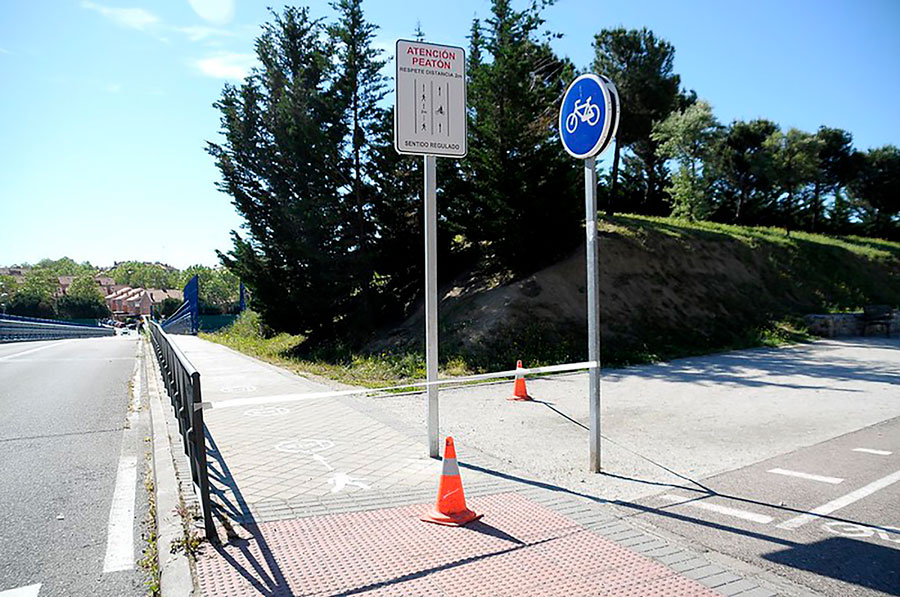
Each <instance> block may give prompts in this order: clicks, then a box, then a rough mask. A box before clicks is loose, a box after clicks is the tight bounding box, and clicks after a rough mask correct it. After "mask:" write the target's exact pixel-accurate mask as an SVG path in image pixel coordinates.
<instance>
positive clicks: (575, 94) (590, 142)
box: [559, 74, 619, 473]
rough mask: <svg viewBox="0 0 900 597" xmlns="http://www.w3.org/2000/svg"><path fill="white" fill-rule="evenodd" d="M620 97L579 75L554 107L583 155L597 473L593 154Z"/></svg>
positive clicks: (566, 138)
mask: <svg viewBox="0 0 900 597" xmlns="http://www.w3.org/2000/svg"><path fill="white" fill-rule="evenodd" d="M618 126H619V96H618V93H617V92H616V87H615V85H613V83H612V81H610V80H609V79H607V78H605V77H600V76H597V75H594V74H585V75H581V76H580V77H578V78H577V79H575V80H574V81H572V84H571V85H569V88H568V89H567V90H566V94H565V96H564V97H563V101H562V105H561V106H560V108H559V138H560V141H561V142H562V145H563V147H564V148H565V150H566V152H568V153H569V155H571V156H572V157H574V158H576V159H580V160H584V232H585V248H586V251H585V252H586V256H585V258H586V259H587V320H588V322H587V323H588V360H589V361H590V362H591V363H592V367H591V369H590V372H589V374H588V405H589V417H588V419H589V424H590V427H589V429H590V431H589V437H590V460H589V469H590V471H591V472H592V473H599V472H600V272H599V269H600V264H599V258H600V249H599V246H598V242H597V171H596V156H597V155H599V154H600V153H602V152H603V151H604V150H605V149H606V148H607V147H608V146H609V143H610V141H611V140H612V138H613V137H615V135H616V130H617V129H618Z"/></svg>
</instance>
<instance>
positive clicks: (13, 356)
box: [0, 340, 65, 361]
mask: <svg viewBox="0 0 900 597" xmlns="http://www.w3.org/2000/svg"><path fill="white" fill-rule="evenodd" d="M63 342H65V340H60V341H59V342H53V343H52V344H44V345H43V346H38V347H37V348H32V349H31V350H23V351H22V352H17V353H15V354H8V355H6V356H5V357H0V361H8V360H10V359H14V358H16V357H21V356H24V355H26V354H31V353H33V352H37V351H39V350H44V349H45V348H52V347H54V346H59V345H60V344H62V343H63Z"/></svg>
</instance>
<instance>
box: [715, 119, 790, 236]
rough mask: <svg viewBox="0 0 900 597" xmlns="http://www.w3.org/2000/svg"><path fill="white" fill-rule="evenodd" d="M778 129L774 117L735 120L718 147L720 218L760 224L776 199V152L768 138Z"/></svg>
mask: <svg viewBox="0 0 900 597" xmlns="http://www.w3.org/2000/svg"><path fill="white" fill-rule="evenodd" d="M778 132H779V129H778V125H776V124H775V123H774V122H772V121H771V120H765V119H762V118H760V119H756V120H751V121H749V122H744V121H740V120H736V121H735V122H733V123H731V125H730V126H729V127H728V129H727V130H726V131H725V132H724V134H723V136H722V138H721V142H720V143H719V145H718V147H716V148H715V153H714V156H713V157H714V159H713V164H714V167H715V177H716V178H717V181H716V186H717V191H718V201H717V203H718V205H717V207H716V209H717V212H718V218H719V219H721V220H723V221H727V222H733V223H739V224H757V223H760V221H761V218H762V217H763V214H765V213H766V212H767V211H768V210H769V209H770V207H771V202H772V201H773V200H774V198H775V192H774V190H775V171H774V168H775V152H774V150H773V147H772V143H770V142H769V139H770V138H771V137H772V136H773V135H776V134H778Z"/></svg>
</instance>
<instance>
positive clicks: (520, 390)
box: [507, 361, 533, 401]
mask: <svg viewBox="0 0 900 597" xmlns="http://www.w3.org/2000/svg"><path fill="white" fill-rule="evenodd" d="M521 368H522V361H516V369H521ZM507 400H520V401H524V400H533V398H532V397H531V396H529V395H528V390H526V389H525V376H524V375H522V374H521V373H519V372H516V385H515V387H514V388H513V395H512V396H510V397H509V398H507Z"/></svg>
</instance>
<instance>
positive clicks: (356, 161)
mask: <svg viewBox="0 0 900 597" xmlns="http://www.w3.org/2000/svg"><path fill="white" fill-rule="evenodd" d="M331 6H332V8H334V9H335V10H336V11H337V12H338V15H339V17H338V22H337V23H336V24H335V25H333V26H332V27H330V28H329V32H330V34H331V36H332V38H333V40H334V42H335V46H336V50H337V52H336V57H337V73H336V74H337V78H336V82H335V92H336V99H337V103H338V106H339V108H340V109H341V110H342V112H343V124H344V126H345V127H346V129H347V139H345V148H344V151H343V152H342V153H343V158H344V159H343V168H342V170H343V171H344V172H346V178H347V184H346V185H345V187H344V189H342V191H343V192H344V195H343V197H342V204H343V205H344V206H345V209H344V214H345V217H346V218H347V220H348V221H353V222H355V226H356V238H355V242H354V243H353V246H351V247H349V251H350V252H351V253H352V254H353V262H354V271H353V277H354V279H355V284H356V285H358V286H359V288H360V297H361V299H362V303H361V305H360V311H359V312H358V314H357V315H358V317H357V318H356V319H357V321H356V325H362V326H364V327H369V326H370V325H371V324H372V322H371V317H372V312H371V310H372V306H371V304H370V302H371V297H370V287H371V284H372V281H373V280H372V273H373V266H374V261H373V258H374V256H373V253H372V246H371V245H372V243H373V241H374V237H375V234H376V232H375V228H374V226H373V225H372V221H371V211H372V204H373V201H374V197H373V193H374V189H373V187H372V185H371V176H372V168H371V166H370V158H371V151H372V142H373V136H374V135H375V134H376V127H378V126H379V125H381V123H382V122H383V120H384V108H382V107H381V106H380V105H379V102H380V101H381V100H382V99H383V98H384V95H385V93H386V92H385V82H384V77H383V76H382V75H381V68H382V67H383V66H384V64H385V61H384V60H382V59H381V57H380V56H381V50H379V49H376V48H374V47H373V46H372V42H373V40H374V38H375V31H376V30H377V27H376V26H375V25H373V24H372V23H368V22H366V20H365V18H364V16H363V12H362V6H361V0H338V1H336V2H334V3H332V5H331Z"/></svg>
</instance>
